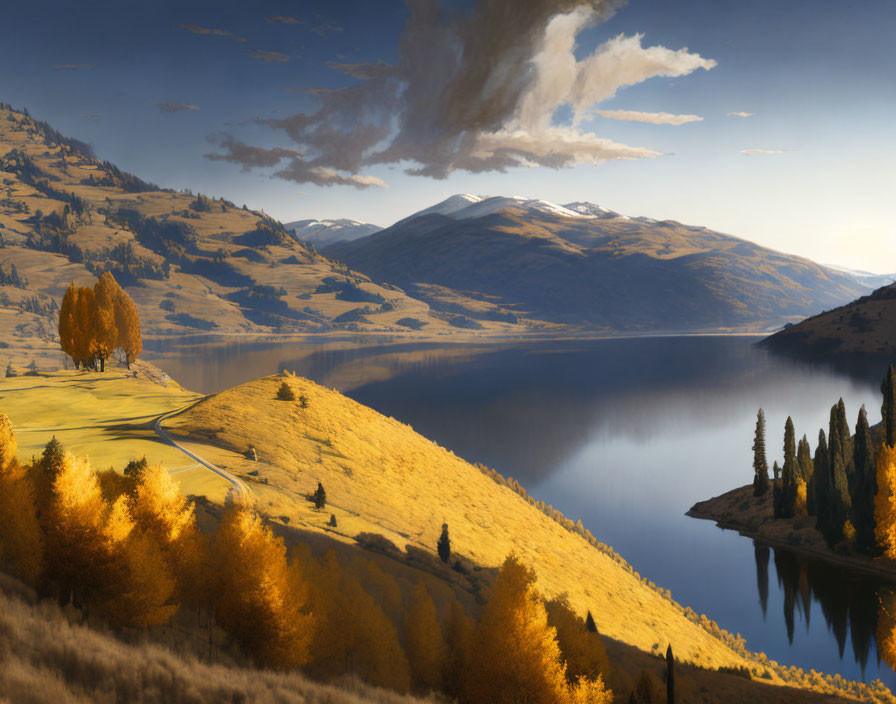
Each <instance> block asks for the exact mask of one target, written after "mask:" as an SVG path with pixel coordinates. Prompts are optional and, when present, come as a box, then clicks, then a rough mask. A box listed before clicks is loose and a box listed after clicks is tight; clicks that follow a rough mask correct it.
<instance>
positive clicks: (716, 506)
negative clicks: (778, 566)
mask: <svg viewBox="0 0 896 704" xmlns="http://www.w3.org/2000/svg"><path fill="white" fill-rule="evenodd" d="M772 501H773V499H772V492H771V490H769V491H768V492H767V493H766V494H765V496H760V497H756V496H753V485H752V484H748V485H746V486H742V487H739V488H737V489H733V490H731V491H729V492H726V493H724V494H722V495H720V496H716V497H714V498H712V499H707V500H706V501H698V502H697V503H696V504H694V505H693V506H691V508H690V509H689V510H688V511H687V513H686V514H685V515H686V516H690V517H691V518H699V519H702V520H707V521H715V523H716V525H717V526H718V527H719V528H723V529H726V530H736V531H737V532H738V533H740V534H741V535H744V536H746V537H748V538H754V539H755V540H758V541H760V542H762V543H765V544H766V545H769V546H771V547H773V548H783V549H786V550H790V551H791V552H793V553H796V554H797V555H801V556H803V557H807V558H810V559H813V560H819V561H822V562H826V563H828V564H831V565H835V566H837V567H841V568H843V569H844V570H846V571H850V572H853V573H856V574H863V575H869V576H872V577H877V578H879V579H883V580H886V581H888V582H893V583H896V563H893V562H889V561H884V560H878V559H874V558H872V557H869V556H867V555H858V554H855V553H848V554H847V553H841V552H836V551H834V550H832V549H831V548H829V547H828V545H827V543H826V542H825V541H824V538H822V536H821V533H820V532H819V531H818V530H816V528H815V517H814V516H796V517H794V518H774V516H773V510H772V509H773V505H772Z"/></svg>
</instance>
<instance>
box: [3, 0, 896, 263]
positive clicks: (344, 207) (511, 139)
mask: <svg viewBox="0 0 896 704" xmlns="http://www.w3.org/2000/svg"><path fill="white" fill-rule="evenodd" d="M429 4H430V5H432V6H433V7H435V6H436V5H437V3H436V2H435V0H432V2H431V3H429ZM539 4H542V5H544V7H545V8H546V9H545V11H544V12H542V14H541V15H539V16H538V17H535V18H534V19H532V18H529V19H530V20H531V21H530V22H529V24H526V23H525V22H526V20H527V18H525V17H521V16H520V15H521V14H522V13H518V12H514V13H512V17H510V19H507V20H506V21H504V20H502V21H500V22H495V21H494V20H490V21H488V22H485V21H483V20H482V18H483V17H484V16H486V15H487V10H488V8H491V9H493V10H494V9H495V8H497V9H498V10H500V8H501V7H502V6H505V5H506V6H508V7H513V3H512V2H510V0H487V1H483V2H479V3H477V2H473V1H472V0H469V1H464V2H448V3H444V4H442V6H441V12H442V14H441V15H440V16H439V17H438V18H437V19H426V18H425V17H423V16H424V15H425V14H426V13H424V12H423V10H422V9H421V8H422V7H424V6H426V5H427V2H424V1H422V0H416V1H415V3H414V7H416V8H417V9H416V13H417V14H416V15H414V16H415V17H418V19H419V18H423V19H419V21H418V22H417V23H416V24H414V26H413V27H414V28H416V29H414V31H411V29H412V28H410V27H409V25H408V21H409V17H411V16H412V13H411V11H410V10H409V7H408V6H406V5H405V4H404V3H403V2H400V1H398V0H395V1H393V0H378V2H375V3H371V2H348V1H340V0H330V1H328V2H301V3H300V2H265V1H264V0H263V1H261V2H256V3H251V4H250V3H245V2H181V3H176V2H164V1H163V2H155V3H140V4H138V3H120V2H90V3H74V2H71V1H70V0H66V1H64V2H63V1H62V0H57V1H56V2H49V1H41V0H38V1H36V2H32V3H28V4H26V3H17V4H15V5H13V6H10V7H7V8H5V9H4V21H3V22H2V23H0V43H2V46H3V47H4V51H3V53H2V56H3V58H2V59H0V61H2V62H3V64H2V70H0V100H3V101H6V102H10V103H12V104H13V105H16V106H21V105H25V106H27V107H28V108H29V110H30V111H31V112H32V114H34V115H35V116H37V117H40V118H42V119H46V120H48V121H49V122H51V123H52V124H53V125H54V126H56V127H57V128H58V129H60V130H62V131H63V132H65V133H68V134H71V135H73V136H75V137H78V138H80V139H83V140H85V141H88V142H90V143H92V144H93V145H94V147H95V148H96V150H97V152H98V154H99V155H100V156H101V157H102V158H105V159H109V160H111V161H114V162H116V163H117V164H119V165H120V166H121V167H123V168H125V169H127V170H130V171H133V172H134V173H136V174H138V175H140V176H141V177H142V178H146V179H149V180H152V181H155V182H157V183H159V184H162V185H165V186H171V187H175V188H181V187H190V188H192V189H193V190H194V191H202V192H205V193H209V194H213V195H222V196H224V197H227V198H229V199H230V200H233V201H235V202H236V203H238V204H242V203H247V204H248V205H250V206H252V207H256V208H262V209H264V210H265V211H267V212H269V213H271V214H272V215H274V216H276V217H278V218H280V219H282V220H293V219H301V218H312V217H351V218H355V219H358V220H364V221H370V222H375V223H378V224H381V225H386V224H389V223H391V222H392V221H394V220H397V219H399V218H400V217H403V216H404V215H407V214H408V213H410V212H412V211H414V210H417V209H419V208H422V207H425V206H427V205H430V204H432V203H433V202H436V201H438V200H441V199H443V198H445V197H447V196H448V195H451V194H453V193H457V192H472V193H480V194H493V195H497V194H501V195H524V196H529V197H536V198H545V199H548V200H553V201H557V202H569V201H575V200H589V201H592V202H596V203H600V204H601V205H604V206H606V207H609V208H612V209H614V210H617V211H620V212H623V213H626V214H631V215H647V216H651V217H656V218H674V219H678V220H681V221H683V222H686V223H689V224H700V225H706V226H709V227H713V228H715V229H719V230H722V231H725V232H730V233H732V234H735V235H738V236H742V237H745V238H748V239H751V240H754V241H757V242H759V243H761V244H765V245H768V246H771V247H774V248H777V249H781V250H785V251H789V252H795V253H798V254H803V255H805V256H809V257H811V258H813V259H816V260H818V261H821V262H824V263H836V264H842V265H846V266H853V267H856V268H863V269H868V270H871V271H876V272H881V273H883V272H890V271H896V227H894V225H893V223H894V221H896V198H893V196H892V194H893V190H894V186H896V178H894V176H893V164H894V157H896V140H894V139H893V136H892V120H893V113H894V108H896V82H894V81H893V80H892V73H893V68H894V61H893V58H892V46H891V32H892V27H893V26H896V4H894V3H892V2H890V1H889V0H861V2H852V3H844V2H828V1H827V0H812V1H811V2H809V1H789V2H782V1H781V0H776V1H771V0H757V1H756V2H751V3H744V2H733V1H728V0H701V1H697V0H690V1H682V2H668V1H666V0H655V1H652V2H647V1H644V0H640V1H639V0H630V1H629V2H628V3H627V4H625V5H623V6H621V7H618V8H616V10H615V13H611V12H610V10H609V9H608V8H607V7H606V5H607V3H606V2H605V1H604V0H588V1H586V0H581V2H576V0H556V1H555V2H550V1H549V0H539V1H538V2H533V3H529V6H530V7H534V6H536V5H539ZM589 8H590V9H591V10H594V9H596V10H597V11H598V13H603V16H599V15H597V14H590V13H589V11H588V10H589ZM555 9H556V10H559V11H560V12H561V14H562V15H564V17H567V22H566V24H565V25H564V24H561V20H559V19H558V18H557V17H556V15H555ZM570 13H573V14H570ZM575 13H579V14H575ZM607 15H610V16H609V17H608V18H607V17H606V16H607ZM278 16H279V17H280V19H279V20H276V21H269V19H270V18H272V17H278ZM497 16H498V17H503V15H500V14H499V15H497ZM289 18H292V19H294V20H296V21H295V22H293V21H292V20H291V19H289ZM561 19H562V18H561ZM477 22H478V24H477ZM485 25H488V26H485ZM564 28H565V29H564ZM620 35H622V38H621V39H619V37H620ZM638 35H643V37H642V38H640V39H637V37H638ZM549 36H551V37H553V38H554V43H553V44H551V43H549V41H548V37H549ZM421 37H422V38H421ZM573 39H574V41H575V49H574V50H573V51H574V54H571V55H567V54H565V53H564V51H565V50H564V49H562V45H563V43H564V41H567V40H569V41H572V40H573ZM403 41H404V44H402V42H403ZM415 41H416V42H417V43H418V44H419V46H417V47H416V48H415V47H414V46H413V44H414V42H415ZM452 42H454V43H452ZM457 42H461V43H463V42H465V43H463V46H464V47H465V48H466V52H467V53H468V54H470V56H466V57H464V58H463V59H462V60H460V63H459V64H458V65H457V66H453V68H452V66H451V65H449V64H450V61H448V59H446V58H445V57H444V56H442V54H440V51H439V49H440V47H441V48H442V49H444V48H445V47H452V46H455V45H456V44H457ZM613 42H616V43H615V44H614V43H613ZM496 44H499V45H500V46H499V47H497V48H496V47H495V45H496ZM549 46H550V47H554V48H556V46H561V49H560V50H559V53H557V54H546V53H545V52H547V49H546V47H549ZM408 47H410V48H408ZM608 47H610V48H613V49H614V51H613V52H610V53H612V55H613V56H615V57H616V59H615V63H613V62H610V63H608V64H607V66H609V69H605V68H600V67H597V68H596V70H595V71H592V74H591V75H592V78H593V83H594V85H592V86H591V88H590V89H589V90H587V91H585V92H584V94H577V95H578V102H576V96H574V95H573V94H572V93H573V88H570V89H569V91H568V92H567V93H564V92H563V91H562V90H560V89H559V88H557V86H559V85H561V84H562V80H560V79H559V78H558V77H562V76H563V75H565V74H564V73H563V72H564V71H566V70H567V69H568V68H569V66H568V64H569V63H570V61H569V60H570V56H572V57H573V58H572V63H573V64H574V63H575V60H578V61H579V62H580V63H579V64H577V66H579V67H585V65H586V63H587V62H588V58H589V57H590V56H592V54H594V52H596V51H597V52H598V53H600V52H602V51H603V52H604V53H605V54H607V53H608V52H609V50H608ZM652 47H657V49H651V48H652ZM685 48H686V49H687V51H682V50H683V49H685ZM486 51H494V52H497V53H496V54H495V56H496V57H497V58H496V59H495V57H492V58H493V59H495V60H489V59H488V57H485V56H481V55H479V54H480V52H486ZM657 52H659V53H657ZM539 56H541V57H542V58H541V59H539ZM545 56H548V57H549V59H550V60H548V59H545V58H544V57H545ZM449 58H450V57H449ZM381 61H382V62H387V63H388V64H397V65H399V67H400V70H399V69H396V70H395V72H394V75H391V78H390V79H383V82H382V83H381V84H377V83H376V82H375V81H376V80H377V79H373V80H371V79H370V75H371V73H372V72H375V71H376V70H378V69H376V64H377V62H381ZM539 61H541V63H539ZM365 62H369V64H370V65H369V66H367V67H366V68H363V69H360V68H357V67H356V68H349V69H346V68H343V69H341V70H336V69H334V68H333V67H332V66H333V65H334V64H342V65H345V64H352V65H358V64H363V63H365ZM402 62H403V63H402ZM564 62H565V63H564ZM645 62H646V63H647V64H650V66H648V68H644V65H645ZM654 64H657V66H659V68H657V66H654ZM371 66H373V68H371ZM402 66H403V68H402ZM482 66H497V67H498V69H496V70H495V71H494V72H493V74H492V75H488V76H485V77H483V80H482V81H480V82H478V83H477V82H476V80H475V79H476V76H475V75H474V74H476V73H477V69H479V68H481V67H482ZM502 67H503V68H502ZM508 67H509V68H508ZM651 67H653V68H651ZM499 69H500V70H499ZM452 70H454V71H455V73H454V74H452ZM575 70H578V69H575ZM414 71H417V72H418V75H415V74H414ZM464 71H466V74H465V73H464ZM346 72H348V73H350V74H352V75H346ZM630 72H634V73H632V75H633V76H634V78H632V79H631V80H630V81H624V80H623V79H622V78H619V76H622V75H628V74H629V73H630ZM664 73H665V74H667V75H662V74H664ZM362 74H363V75H362ZM583 74H584V68H583V69H582V70H580V71H579V73H578V74H577V75H578V76H579V77H580V78H581V77H582V76H583ZM611 74H612V75H611ZM657 74H659V75H657ZM464 75H466V76H467V78H468V79H470V80H468V81H467V82H466V83H463V81H462V80H461V78H463V76H464ZM452 76H453V77H452ZM458 76H460V77H461V78H457V77H458ZM470 76H473V78H470ZM539 78H541V79H544V80H543V81H542V84H539V85H540V87H538V86H535V82H537V80H538V79H539ZM642 79H643V80H642ZM390 80H391V82H390ZM408 85H410V86H411V88H410V89H408V88H407V87H406V86H408ZM571 85H572V84H570V86H571ZM364 86H367V90H366V92H365V91H364ZM396 86H398V88H397V89H396V92H395V94H394V95H393V96H392V97H391V98H390V101H391V102H390V101H387V100H385V98H384V97H383V96H384V95H386V94H387V93H388V90H387V89H389V90H391V89H393V88H395V87H396ZM496 86H497V88H496ZM514 86H516V87H517V88H519V89H520V90H519V91H518V92H517V93H513V94H512V95H510V97H507V96H506V95H504V96H503V98H506V100H504V102H503V103H501V104H502V105H504V107H505V108H506V110H504V112H503V113H501V115H499V117H498V118H497V121H495V120H494V119H493V120H491V121H490V122H489V123H488V124H486V125H484V126H483V121H484V120H485V117H487V116H488V114H489V113H488V109H487V108H488V105H487V103H488V100H489V99H490V98H494V97H495V95H496V94H498V97H502V95H501V92H502V91H505V89H507V90H509V89H510V88H513V87H514ZM533 86H535V87H533ZM346 87H349V90H348V91H347V92H344V93H330V94H320V93H317V94H316V93H313V92H309V91H313V90H314V89H338V88H346ZM359 87H360V89H359ZM554 89H556V90H560V93H559V94H558V95H554V96H553V97H551V98H550V99H547V98H545V95H547V93H550V92H551V90H554ZM576 90H577V89H576ZM452 91H453V92H452ZM614 91H615V94H614ZM511 92H512V91H511ZM449 93H450V95H451V96H456V97H453V98H452V99H450V100H449V99H447V98H446V96H447V95H449ZM580 93H581V91H580ZM328 95H329V96H330V100H331V101H334V102H338V103H339V104H338V105H336V106H333V105H331V106H330V107H328V108H326V109H325V110H324V112H323V113H319V114H318V115H317V116H316V118H315V119H313V120H312V125H311V128H307V127H303V130H304V131H303V132H301V134H298V135H296V133H295V131H293V136H294V137H296V136H297V137H298V139H293V138H291V136H290V133H289V132H288V131H287V130H286V129H285V128H286V127H288V126H290V125H294V124H295V121H292V122H289V121H285V122H282V123H277V122H276V120H286V119H287V118H289V117H290V116H293V115H296V114H304V115H311V116H314V114H315V111H317V110H318V109H319V108H320V106H321V97H324V98H326V96H328ZM414 95H416V96H417V101H416V102H414V99H413V97H409V96H414ZM608 95H609V97H607V96H608ZM595 97H596V98H599V100H597V101H596V102H594V103H591V102H590V101H591V98H595ZM551 100H553V101H554V102H551ZM527 101H528V102H527ZM554 103H556V108H557V109H556V110H553V106H554ZM570 103H573V104H576V105H578V106H579V107H580V108H581V110H580V114H579V115H578V117H579V120H578V122H576V123H575V124H572V122H571V120H572V117H573V113H574V110H573V109H572V108H571V107H570V105H569V104H570ZM346 105H350V107H346ZM176 106H182V107H181V108H180V109H176V110H175V108H176ZM185 106H192V107H185ZM384 106H385V107H384ZM533 106H534V107H533ZM545 106H547V107H545ZM166 108H167V109H166ZM193 108H195V109H193ZM542 108H544V109H542ZM595 110H600V111H603V113H604V115H607V116H606V117H603V116H600V115H597V114H595V113H594V111H595ZM455 111H456V112H457V113H458V114H456V115H449V113H453V112H455ZM736 112H743V113H752V114H751V115H750V116H749V117H739V116H729V113H736ZM632 113H649V115H646V116H645V115H644V114H641V115H637V114H635V115H633V114H632ZM658 113H666V114H668V115H672V116H679V117H678V118H675V117H666V118H663V117H658V116H657V114H658ZM681 116H684V117H681ZM688 116H695V117H700V118H702V119H701V120H699V121H698V120H695V119H694V117H688ZM613 117H616V118H619V117H626V118H632V117H636V118H638V119H639V120H645V119H648V120H651V121H652V122H643V121H630V119H629V120H621V119H611V118H613ZM663 120H666V121H667V122H669V121H672V122H675V121H679V122H680V121H683V120H691V121H684V122H682V124H654V123H655V122H657V121H659V122H662V121H663ZM402 121H404V122H402ZM303 124H304V122H303ZM362 124H363V125H368V126H369V125H371V124H373V125H375V126H376V125H378V127H379V128H381V129H382V130H383V131H382V132H378V133H377V134H378V135H379V137H382V139H380V140H379V142H377V143H376V147H373V148H364V146H363V145H362V147H359V148H357V149H356V150H355V151H352V148H353V147H352V145H353V144H354V142H355V141H356V140H355V139H354V138H353V136H354V137H358V139H360V138H361V135H360V133H359V132H358V129H357V128H358V126H359V125H362ZM309 129H310V130H311V131H309ZM334 130H335V133H334V134H335V137H334V134H331V132H333V131H334ZM224 133H226V134H227V135H229V137H228V139H229V140H230V143H231V144H235V145H237V146H238V147H242V148H243V149H242V150H241V151H234V150H229V149H228V147H227V146H226V142H224V141H222V137H221V135H222V134H224ZM343 134H344V135H349V136H346V137H344V138H343V137H342V136H341V135H343ZM214 135H217V138H216V139H217V144H213V143H210V142H209V141H208V138H209V137H210V136H214ZM471 137H472V139H471V143H472V144H473V146H471V147H469V148H466V147H459V146H458V145H459V144H460V143H461V142H463V140H464V139H465V138H471ZM570 139H572V140H573V141H572V142H570V141H569V140H570ZM558 140H559V141H558ZM600 140H609V142H601V141H600ZM371 143H372V142H371ZM371 143H368V145H369V144H371ZM570 144H571V145H572V146H570ZM608 144H609V145H610V146H607V145H608ZM446 145H447V147H446ZM520 145H525V146H520ZM531 145H535V146H531ZM558 145H559V146H558ZM277 147H279V148H281V150H290V151H288V152H286V151H283V152H282V153H281V152H273V151H271V150H272V149H274V148H277ZM386 148H391V151H390V152H388V154H390V155H391V156H390V158H388V159H387V158H385V157H381V156H377V157H371V156H370V155H371V154H372V153H374V152H376V153H380V152H383V150H384V149H386ZM445 149H447V150H448V152H450V153H448V154H447V156H446V155H445V153H444V150H445ZM743 150H755V151H752V152H751V153H749V154H745V153H743ZM209 153H218V154H224V155H225V156H227V158H228V159H230V160H229V161H228V160H211V159H208V158H207V157H206V156H205V155H207V154H209ZM297 153H301V154H302V156H301V157H300V158H298V159H296V158H295V155H296V154H297ZM508 155H509V156H508ZM521 155H522V156H521ZM633 155H634V156H638V157H643V158H635V159H618V158H615V157H618V156H628V157H630V156H633ZM281 157H282V158H281ZM262 162H263V163H276V165H275V166H268V167H260V168H259V167H256V166H254V165H257V164H259V163H262ZM377 162H385V163H377ZM582 162H585V163H582ZM590 162H599V163H590ZM520 163H523V164H525V165H524V166H521V165H519V164H520ZM536 163H543V164H544V163H554V164H555V165H557V164H560V165H562V167H561V168H550V167H549V166H544V165H541V166H534V167H533V166H532V165H533V164H536ZM471 165H472V166H471ZM243 167H247V168H246V169H244V168H243ZM248 167H251V168H248ZM470 168H472V169H473V170H476V171H478V172H477V173H471V171H470ZM498 168H500V169H503V171H497V170H495V169H498ZM408 170H412V171H422V172H424V173H428V174H432V175H409V174H408V173H406V172H407V171H408ZM278 171H280V172H282V173H283V174H284V175H285V176H287V178H283V177H274V176H273V174H274V173H276V172H278ZM309 174H310V175H309ZM434 176H435V177H434ZM289 179H291V180H289ZM327 181H333V182H335V183H336V185H316V184H319V183H323V182H327ZM352 184H354V185H352ZM371 184H375V185H371ZM358 186H362V187H361V188H359V187H358Z"/></svg>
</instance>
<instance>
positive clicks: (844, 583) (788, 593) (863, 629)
mask: <svg viewBox="0 0 896 704" xmlns="http://www.w3.org/2000/svg"><path fill="white" fill-rule="evenodd" d="M753 545H754V551H755V555H756V578H757V586H758V591H759V600H760V602H761V603H762V608H763V614H765V612H766V605H767V603H768V563H769V552H770V550H771V549H770V548H769V547H768V546H767V545H765V544H763V543H762V542H760V541H757V540H754V541H753ZM773 552H774V564H775V573H776V575H777V578H778V586H779V588H780V589H781V590H782V592H783V596H784V599H783V605H784V609H783V611H784V613H783V616H784V623H785V627H786V629H787V638H788V641H789V643H791V644H792V643H793V638H794V630H795V628H796V624H797V621H801V622H802V623H803V624H805V628H806V631H807V632H808V631H809V626H810V619H811V615H812V604H813V602H817V603H818V605H819V606H820V607H821V614H822V617H823V618H824V621H825V624H826V625H827V628H828V631H830V632H831V633H832V634H833V636H834V640H835V642H836V645H837V648H838V652H839V656H840V659H841V660H842V659H843V656H844V654H845V652H846V642H847V633H848V635H849V641H850V645H851V650H852V657H853V659H854V660H855V662H856V664H857V665H858V666H859V668H860V670H861V672H862V674H863V676H864V673H865V669H866V667H867V665H868V659H869V656H870V653H871V647H872V644H873V643H875V642H876V643H877V646H876V652H877V653H879V655H880V656H882V657H884V659H885V660H886V662H887V664H888V665H890V667H893V665H894V664H896V663H894V662H893V660H892V658H890V657H889V656H888V654H887V653H886V652H885V651H886V648H882V647H881V643H882V642H887V643H890V642H896V621H894V620H893V619H892V618H890V617H889V616H886V617H884V618H880V619H879V612H881V611H882V610H883V609H884V608H885V605H887V606H886V608H889V609H890V611H889V612H890V613H892V612H894V611H893V609H892V607H893V606H896V595H894V591H893V589H892V587H890V586H887V585H885V584H882V583H881V582H878V581H877V580H874V579H871V578H866V577H861V576H858V575H855V574H851V573H849V572H848V571H846V570H844V569H841V568H838V567H834V566H832V565H828V564H825V563H823V562H819V561H816V560H810V559H807V558H805V557H802V556H800V555H798V554H796V553H794V552H792V551H790V550H785V549H779V548H774V549H773Z"/></svg>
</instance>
